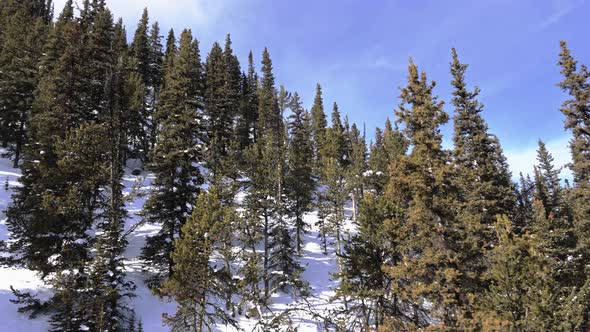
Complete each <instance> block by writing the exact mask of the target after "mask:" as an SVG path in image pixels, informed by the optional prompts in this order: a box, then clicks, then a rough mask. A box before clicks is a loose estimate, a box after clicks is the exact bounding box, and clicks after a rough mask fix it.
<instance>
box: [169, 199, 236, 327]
mask: <svg viewBox="0 0 590 332" xmlns="http://www.w3.org/2000/svg"><path fill="white" fill-rule="evenodd" d="M233 213H234V211H233V210H231V209H229V210H228V209H224V208H223V207H222V206H221V204H220V197H219V194H218V192H217V191H216V189H215V188H209V191H208V192H207V193H202V194H201V195H200V196H199V199H198V202H197V204H196V207H195V209H194V210H193V213H192V216H191V217H189V218H188V219H187V222H186V223H185V224H184V225H183V226H182V232H181V233H182V235H181V237H180V238H178V239H177V240H176V241H175V245H174V251H173V252H172V253H171V257H172V260H173V261H174V267H173V271H174V273H173V274H172V275H171V277H170V279H168V280H167V281H166V282H164V284H163V293H164V294H165V295H166V296H167V297H170V298H171V299H173V300H174V301H175V302H176V303H177V304H178V309H177V311H176V314H174V315H173V316H167V315H165V316H164V322H165V323H166V324H167V325H170V326H171V328H172V331H195V332H197V331H213V329H214V327H215V324H216V323H221V324H230V325H233V326H234V327H237V323H236V321H235V320H234V319H233V318H232V317H231V316H230V315H229V314H228V313H227V312H225V311H224V309H223V308H221V307H219V306H218V305H217V304H216V303H217V302H218V301H220V300H223V299H224V298H225V296H224V293H225V291H224V287H225V284H226V282H227V281H226V278H227V276H226V275H225V273H224V272H223V270H222V269H221V270H219V269H216V267H215V266H211V264H210V262H209V261H210V258H211V256H212V255H213V253H214V248H215V243H216V241H218V236H219V232H220V230H221V229H222V228H224V227H227V225H228V221H227V220H226V218H228V216H231V215H232V214H233ZM229 218H231V217H229Z"/></svg>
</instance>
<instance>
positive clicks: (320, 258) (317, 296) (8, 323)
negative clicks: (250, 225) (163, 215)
mask: <svg viewBox="0 0 590 332" xmlns="http://www.w3.org/2000/svg"><path fill="white" fill-rule="evenodd" d="M11 164H12V163H11V162H10V161H9V160H7V159H2V158H0V240H4V241H5V240H8V239H9V234H8V230H7V229H6V216H5V210H6V208H7V206H8V204H9V203H10V197H11V190H12V188H14V187H16V186H18V185H19V182H18V178H19V176H20V171H19V170H18V169H14V168H12V167H11ZM151 180H152V178H151V177H150V176H149V175H147V176H145V175H144V176H139V177H136V176H133V175H131V172H130V171H129V172H127V173H126V175H125V177H124V182H125V192H126V193H127V194H129V193H131V192H144V193H145V192H147V191H148V190H149V184H150V182H151ZM6 182H8V187H9V188H8V190H6V188H5V184H6ZM134 187H136V188H139V190H133V188H134ZM134 197H135V195H134ZM144 201H145V196H143V197H141V196H140V197H135V198H134V199H133V200H130V202H128V204H127V209H128V212H129V218H128V220H127V223H126V230H129V229H130V228H131V227H132V226H133V225H134V224H135V223H136V222H137V221H138V217H137V213H139V211H141V208H142V206H143V203H144ZM305 220H306V221H307V222H308V224H309V225H312V231H311V232H310V233H309V234H307V235H306V236H305V246H304V254H303V257H301V259H300V261H301V263H302V265H303V266H304V267H305V272H304V274H303V277H304V278H305V280H306V281H308V282H309V285H310V287H311V295H310V296H309V297H308V299H307V301H296V300H293V299H292V298H291V297H290V296H287V295H284V294H275V296H274V297H273V299H272V300H273V304H272V306H271V309H272V310H273V311H274V312H281V311H284V310H287V309H291V310H292V312H293V321H294V323H295V324H294V325H295V326H296V327H297V328H298V330H299V331H324V329H325V327H324V325H323V321H322V319H321V318H317V317H323V316H326V315H327V314H328V313H329V312H330V311H331V310H333V309H335V308H337V307H338V306H339V303H338V302H336V303H331V302H330V299H331V298H332V297H333V295H334V290H333V289H334V287H336V285H337V284H336V281H333V280H332V279H331V275H330V274H331V273H334V272H336V269H337V267H336V259H335V256H334V253H333V252H334V250H333V249H332V248H329V254H328V255H324V254H323V252H322V248H321V246H320V244H319V241H318V239H317V229H316V228H315V227H314V226H313V225H314V224H315V222H316V220H317V214H316V213H315V212H314V213H310V214H308V215H306V217H305ZM348 226H350V225H348ZM158 229H159V228H158V226H157V225H150V224H145V225H142V226H140V227H138V228H136V229H135V230H134V231H133V232H132V233H131V234H130V235H129V237H128V240H129V246H128V248H127V250H126V252H125V257H126V260H125V265H126V269H127V277H128V278H129V279H130V280H132V281H133V282H134V283H135V284H136V286H137V289H136V291H135V295H136V297H134V298H133V299H131V301H132V302H133V306H134V308H135V311H136V315H137V318H138V319H141V320H142V322H143V325H144V329H145V331H148V332H152V331H154V332H157V331H168V330H169V328H168V327H166V326H163V324H162V319H161V317H162V314H163V313H174V311H175V305H174V304H173V303H166V302H164V301H162V300H160V299H159V298H158V297H157V296H154V295H152V294H151V292H150V290H149V289H148V288H147V287H146V286H145V283H144V281H143V280H144V278H145V276H144V275H143V274H142V271H141V261H140V260H139V259H138V258H137V257H138V255H139V253H140V250H141V247H142V246H143V244H144V241H145V238H146V236H149V235H152V234H155V233H156V232H157V231H158ZM11 286H13V287H14V288H15V289H19V290H23V291H31V292H32V293H33V294H38V295H39V297H40V298H41V299H43V298H48V297H49V296H50V295H51V293H50V292H51V291H50V290H49V289H47V288H46V287H45V286H44V285H43V282H41V280H40V279H39V278H38V277H37V275H36V274H35V273H34V272H33V271H30V270H26V269H15V268H11V267H1V266H0V321H1V322H2V323H1V326H0V330H1V331H12V332H21V331H22V332H35V331H47V330H48V328H49V325H48V317H46V316H40V317H37V318H35V319H29V317H28V314H26V313H24V314H21V313H18V312H17V305H15V304H13V303H11V302H10V301H9V300H10V299H12V298H14V297H13V295H12V292H11V290H10V287H11ZM312 313H314V314H317V315H319V316H314V315H313V314H312ZM314 317H316V318H314ZM238 320H239V323H240V327H241V328H242V329H243V330H244V331H251V330H252V329H253V327H254V326H255V325H256V321H253V320H251V319H247V318H245V317H241V318H238ZM233 330H234V329H233V328H229V327H226V326H218V331H233Z"/></svg>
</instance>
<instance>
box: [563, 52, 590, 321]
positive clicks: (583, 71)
mask: <svg viewBox="0 0 590 332" xmlns="http://www.w3.org/2000/svg"><path fill="white" fill-rule="evenodd" d="M559 56H560V61H559V65H560V66H561V74H562V75H563V77H564V78H563V81H561V82H560V83H559V87H560V88H561V89H562V90H563V91H564V92H567V93H568V94H569V96H570V99H567V100H566V101H564V103H563V105H562V107H561V112H562V113H563V114H564V115H565V118H566V119H565V129H567V130H571V131H572V134H573V138H572V140H571V141H570V150H571V154H572V163H571V166H570V168H571V170H572V173H573V187H572V188H571V191H570V193H569V199H568V200H569V205H570V206H571V209H572V216H573V226H574V231H575V236H576V239H577V248H576V253H575V254H574V255H573V257H575V258H574V259H575V263H576V264H577V265H578V271H577V272H578V273H577V275H576V277H575V278H576V285H577V292H576V293H575V295H572V300H571V302H570V303H569V306H568V309H567V316H566V317H568V321H569V322H571V325H572V326H573V327H575V329H580V330H584V329H587V328H588V326H590V305H589V303H590V278H588V262H590V204H589V203H588V202H590V152H589V151H590V129H589V123H590V83H589V81H588V78H589V77H590V71H588V68H587V67H586V66H585V65H581V66H579V67H578V64H577V62H576V60H575V59H574V58H573V56H572V55H571V52H570V50H569V49H568V47H567V44H566V43H565V42H564V41H562V42H561V53H560V54H559Z"/></svg>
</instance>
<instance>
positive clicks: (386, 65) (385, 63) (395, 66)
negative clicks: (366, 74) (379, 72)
mask: <svg viewBox="0 0 590 332" xmlns="http://www.w3.org/2000/svg"><path fill="white" fill-rule="evenodd" d="M369 68H374V69H385V70H392V71H399V72H403V71H405V70H406V68H407V64H402V63H398V62H394V61H391V60H390V59H388V58H386V57H383V56H379V57H377V58H375V59H373V61H372V62H370V63H369Z"/></svg>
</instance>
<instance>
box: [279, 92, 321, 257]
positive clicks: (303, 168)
mask: <svg viewBox="0 0 590 332" xmlns="http://www.w3.org/2000/svg"><path fill="white" fill-rule="evenodd" d="M291 109H292V111H293V112H292V114H291V115H290V116H289V124H288V126H289V131H290V139H289V150H288V157H287V160H288V169H287V174H286V178H285V192H286V196H287V212H288V215H289V216H290V217H293V218H295V240H296V248H297V253H298V254H301V253H302V245H303V235H304V234H305V233H306V232H307V228H308V225H307V224H306V223H305V221H304V220H303V215H304V214H305V213H307V212H310V211H311V206H312V203H313V192H314V191H315V182H314V179H313V168H312V167H313V150H312V148H313V147H312V142H311V122H310V118H309V113H307V112H306V111H305V110H304V109H303V107H302V105H301V101H300V99H299V95H298V94H297V93H295V94H294V95H293V100H292V101H291Z"/></svg>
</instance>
